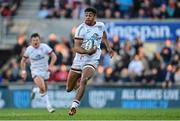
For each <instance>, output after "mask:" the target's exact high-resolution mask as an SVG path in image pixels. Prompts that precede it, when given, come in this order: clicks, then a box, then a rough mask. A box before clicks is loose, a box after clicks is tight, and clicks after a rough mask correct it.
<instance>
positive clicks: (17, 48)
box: [13, 34, 28, 56]
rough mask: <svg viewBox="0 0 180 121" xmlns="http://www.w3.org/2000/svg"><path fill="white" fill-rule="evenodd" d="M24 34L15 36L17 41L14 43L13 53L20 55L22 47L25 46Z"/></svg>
mask: <svg viewBox="0 0 180 121" xmlns="http://www.w3.org/2000/svg"><path fill="white" fill-rule="evenodd" d="M27 45H28V44H27V41H26V35H25V34H20V35H18V37H17V43H16V44H15V45H14V48H13V55H14V56H20V55H22V53H23V51H24V49H25V48H26V47H27Z"/></svg>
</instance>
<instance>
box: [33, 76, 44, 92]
mask: <svg viewBox="0 0 180 121" xmlns="http://www.w3.org/2000/svg"><path fill="white" fill-rule="evenodd" d="M34 82H35V84H36V85H37V86H38V87H39V88H40V89H43V90H45V89H46V84H45V81H44V79H43V78H42V77H40V76H35V77H34Z"/></svg>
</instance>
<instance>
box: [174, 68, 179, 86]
mask: <svg viewBox="0 0 180 121" xmlns="http://www.w3.org/2000/svg"><path fill="white" fill-rule="evenodd" d="M174 80H175V84H180V67H177V69H176V72H175V74H174Z"/></svg>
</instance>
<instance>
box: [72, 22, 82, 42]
mask: <svg viewBox="0 0 180 121" xmlns="http://www.w3.org/2000/svg"><path fill="white" fill-rule="evenodd" d="M74 38H75V39H84V27H83V25H82V24H81V25H80V26H78V27H77V29H76V32H75V36H74Z"/></svg>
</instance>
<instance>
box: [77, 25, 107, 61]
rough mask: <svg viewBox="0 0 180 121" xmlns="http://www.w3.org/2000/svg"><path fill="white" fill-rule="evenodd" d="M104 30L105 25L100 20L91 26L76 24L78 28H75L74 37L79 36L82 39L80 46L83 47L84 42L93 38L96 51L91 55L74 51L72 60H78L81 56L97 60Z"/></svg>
mask: <svg viewBox="0 0 180 121" xmlns="http://www.w3.org/2000/svg"><path fill="white" fill-rule="evenodd" d="M104 31H106V29H105V25H104V23H102V22H96V24H95V25H93V26H88V25H87V24H85V23H82V24H80V25H79V26H78V28H77V29H76V32H75V37H74V38H75V39H76V38H79V39H82V41H83V43H82V46H81V47H82V48H84V46H85V43H86V42H87V41H89V40H93V41H94V45H96V46H97V48H98V49H97V51H96V53H94V54H93V55H91V56H90V55H87V54H83V55H82V54H79V53H76V56H75V58H74V60H80V59H82V58H85V59H88V58H89V59H90V58H91V60H92V59H93V60H99V59H100V55H101V49H100V44H101V41H102V36H103V32H104Z"/></svg>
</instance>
